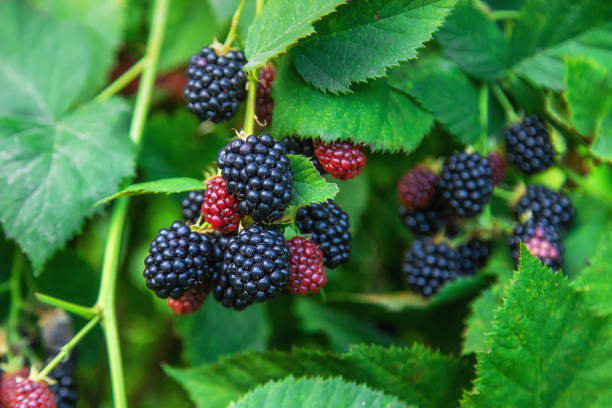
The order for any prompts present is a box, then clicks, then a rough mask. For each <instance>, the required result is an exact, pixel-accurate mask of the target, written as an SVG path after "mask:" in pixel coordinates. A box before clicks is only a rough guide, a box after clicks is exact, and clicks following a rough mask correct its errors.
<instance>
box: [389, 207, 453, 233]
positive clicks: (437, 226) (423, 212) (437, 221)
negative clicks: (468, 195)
mask: <svg viewBox="0 0 612 408" xmlns="http://www.w3.org/2000/svg"><path fill="white" fill-rule="evenodd" d="M446 212H447V211H446V208H445V207H443V206H442V205H440V201H434V202H432V203H431V204H430V205H428V206H427V207H425V208H416V209H412V210H411V209H408V208H405V207H400V209H399V215H400V218H401V219H402V221H403V222H404V225H406V226H407V227H408V229H409V230H410V231H411V232H412V233H413V234H414V235H416V236H418V237H424V236H432V235H434V234H435V233H436V232H438V231H440V230H441V229H442V227H444V225H445V224H446V221H447V216H446V215H447V214H446Z"/></svg>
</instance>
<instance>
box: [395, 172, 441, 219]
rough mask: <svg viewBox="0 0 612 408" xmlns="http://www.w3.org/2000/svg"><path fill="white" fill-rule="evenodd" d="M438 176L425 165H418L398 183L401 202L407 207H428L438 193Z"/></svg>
mask: <svg viewBox="0 0 612 408" xmlns="http://www.w3.org/2000/svg"><path fill="white" fill-rule="evenodd" d="M437 182H438V176H437V175H436V173H434V172H433V171H431V170H430V169H428V168H427V167H425V166H422V165H417V166H415V167H414V168H413V169H412V170H410V171H409V172H408V173H406V174H404V176H403V177H402V178H401V179H400V181H399V182H398V183H397V193H398V195H399V199H400V202H401V203H402V205H403V206H404V207H406V208H410V209H414V208H426V207H427V206H428V205H429V203H431V200H433V198H434V195H435V194H436V184H437Z"/></svg>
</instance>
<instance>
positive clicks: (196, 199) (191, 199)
mask: <svg viewBox="0 0 612 408" xmlns="http://www.w3.org/2000/svg"><path fill="white" fill-rule="evenodd" d="M203 201H204V190H199V191H190V192H189V194H187V196H186V197H185V198H183V201H181V205H182V206H183V218H184V219H185V221H187V222H190V223H192V224H195V223H196V222H198V218H200V215H201V214H202V202H203Z"/></svg>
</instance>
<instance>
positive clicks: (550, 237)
mask: <svg viewBox="0 0 612 408" xmlns="http://www.w3.org/2000/svg"><path fill="white" fill-rule="evenodd" d="M521 242H523V243H524V244H525V246H526V247H527V250H529V252H531V254H532V255H533V256H535V257H537V258H538V259H539V260H540V261H541V262H542V263H543V264H544V265H546V266H549V267H551V268H553V269H560V268H561V265H562V264H563V252H564V250H565V248H564V246H563V241H562V240H561V234H560V232H559V228H557V227H556V226H555V225H552V224H550V223H548V222H547V221H544V220H538V221H536V220H534V219H530V220H528V221H527V222H525V223H523V224H521V223H518V224H516V225H515V226H514V230H513V231H512V236H511V237H510V238H509V239H508V245H509V246H510V249H511V251H512V259H513V260H514V262H515V263H516V264H518V263H519V260H520V243H521Z"/></svg>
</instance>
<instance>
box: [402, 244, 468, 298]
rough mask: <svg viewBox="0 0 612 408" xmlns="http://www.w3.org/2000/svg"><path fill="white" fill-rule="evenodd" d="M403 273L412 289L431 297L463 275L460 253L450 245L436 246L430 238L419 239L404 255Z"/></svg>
mask: <svg viewBox="0 0 612 408" xmlns="http://www.w3.org/2000/svg"><path fill="white" fill-rule="evenodd" d="M403 272H404V277H405V279H406V283H407V284H408V287H410V289H412V290H413V291H415V292H417V293H420V294H422V295H423V296H431V295H433V294H435V293H437V292H438V290H440V287H441V286H442V285H444V284H445V283H446V282H449V281H452V280H455V279H457V277H458V276H459V275H461V272H462V270H461V260H460V257H459V253H458V252H457V251H456V250H455V249H452V248H450V247H449V246H448V245H446V244H434V243H433V241H432V240H431V239H429V238H424V239H419V240H416V241H414V243H413V244H412V247H411V248H410V249H409V250H408V251H406V254H405V255H404V266H403Z"/></svg>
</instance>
